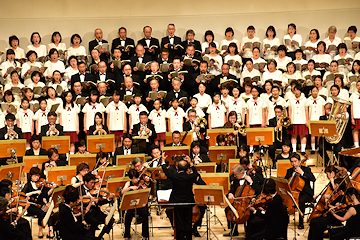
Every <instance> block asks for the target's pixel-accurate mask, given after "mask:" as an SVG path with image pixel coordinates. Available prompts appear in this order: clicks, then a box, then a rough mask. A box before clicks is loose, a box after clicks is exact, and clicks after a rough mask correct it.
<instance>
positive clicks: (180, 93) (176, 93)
mask: <svg viewBox="0 0 360 240" xmlns="http://www.w3.org/2000/svg"><path fill="white" fill-rule="evenodd" d="M172 87H173V90H171V91H170V92H168V93H167V95H166V98H165V101H164V106H165V108H169V107H171V101H172V99H174V98H176V99H178V100H179V99H180V98H182V97H186V98H188V93H187V92H185V91H184V90H182V89H180V88H181V80H180V79H179V78H174V79H173V80H172ZM179 105H180V106H181V107H182V108H183V109H187V105H188V103H184V102H182V101H180V102H179Z"/></svg>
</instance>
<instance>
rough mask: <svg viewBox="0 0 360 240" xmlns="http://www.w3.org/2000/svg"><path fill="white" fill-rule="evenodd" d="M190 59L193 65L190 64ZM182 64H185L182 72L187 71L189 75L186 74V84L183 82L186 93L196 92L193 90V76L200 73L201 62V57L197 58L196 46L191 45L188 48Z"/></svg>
mask: <svg viewBox="0 0 360 240" xmlns="http://www.w3.org/2000/svg"><path fill="white" fill-rule="evenodd" d="M189 59H190V60H191V61H192V62H191V63H189V62H188V60H189ZM185 60H186V61H185ZM182 62H183V64H184V65H183V67H182V70H184V71H187V73H186V74H185V78H184V82H183V83H184V85H183V87H184V90H186V91H190V90H192V92H193V91H194V90H193V89H191V80H192V76H193V75H194V74H195V73H197V74H198V73H199V65H200V62H201V59H200V57H195V46H194V44H189V45H188V46H187V47H186V52H185V56H184V57H183V58H182Z"/></svg>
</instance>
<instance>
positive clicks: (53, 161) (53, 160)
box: [41, 148, 66, 178]
mask: <svg viewBox="0 0 360 240" xmlns="http://www.w3.org/2000/svg"><path fill="white" fill-rule="evenodd" d="M47 155H48V157H49V160H48V161H46V162H44V163H43V164H42V166H41V177H42V178H45V176H47V169H48V168H51V167H59V166H65V165H66V162H65V161H63V160H61V159H60V158H59V152H58V150H57V149H56V148H49V150H48V151H47Z"/></svg>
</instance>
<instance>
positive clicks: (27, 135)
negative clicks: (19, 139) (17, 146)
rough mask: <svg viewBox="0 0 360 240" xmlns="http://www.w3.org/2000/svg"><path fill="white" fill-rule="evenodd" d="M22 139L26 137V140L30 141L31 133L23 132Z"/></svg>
mask: <svg viewBox="0 0 360 240" xmlns="http://www.w3.org/2000/svg"><path fill="white" fill-rule="evenodd" d="M23 139H26V140H28V141H30V139H31V133H23Z"/></svg>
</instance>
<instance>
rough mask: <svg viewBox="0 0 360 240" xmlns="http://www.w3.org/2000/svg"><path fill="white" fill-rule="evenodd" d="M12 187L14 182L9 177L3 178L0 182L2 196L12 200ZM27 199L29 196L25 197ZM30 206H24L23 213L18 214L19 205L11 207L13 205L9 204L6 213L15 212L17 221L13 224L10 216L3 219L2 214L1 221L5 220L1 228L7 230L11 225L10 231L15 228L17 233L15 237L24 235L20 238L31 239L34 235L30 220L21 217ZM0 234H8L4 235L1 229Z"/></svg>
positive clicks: (0, 224)
mask: <svg viewBox="0 0 360 240" xmlns="http://www.w3.org/2000/svg"><path fill="white" fill-rule="evenodd" d="M11 187H12V182H11V181H10V180H9V179H3V180H2V181H1V182H0V198H1V197H4V198H6V200H7V201H10V200H12V195H13V192H12V189H11ZM15 198H16V197H15ZM27 200H28V198H27V199H25V201H27ZM29 206H30V205H29ZM29 206H28V205H26V206H25V207H24V208H23V210H22V213H18V214H17V212H18V208H17V207H15V208H11V206H8V207H7V209H6V212H5V213H8V214H9V213H10V211H11V212H13V214H14V215H13V216H15V217H16V219H15V220H16V222H15V221H13V223H12V224H11V221H9V219H10V218H9V219H7V218H6V217H5V219H3V217H2V216H0V221H2V220H4V222H1V223H0V229H4V230H6V229H7V227H9V226H11V228H12V229H10V231H14V230H15V235H14V236H13V237H14V239H16V237H15V236H16V235H23V238H20V239H26V240H31V239H32V237H31V229H30V224H29V221H28V220H26V219H25V218H23V217H21V216H22V215H23V213H25V212H26V211H27V209H28V207H29ZM16 214H17V215H16ZM10 224H11V225H10ZM14 226H15V227H14ZM7 230H9V229H7ZM18 232H21V233H18ZM0 234H2V235H1V236H7V235H6V234H5V235H3V232H2V231H1V230H0ZM9 239H13V238H9Z"/></svg>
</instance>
